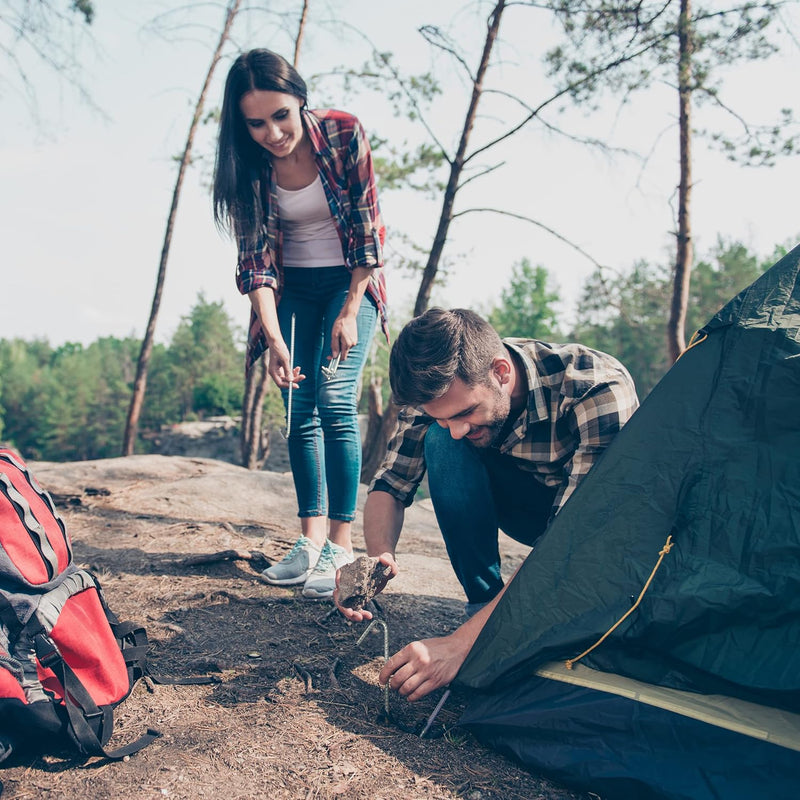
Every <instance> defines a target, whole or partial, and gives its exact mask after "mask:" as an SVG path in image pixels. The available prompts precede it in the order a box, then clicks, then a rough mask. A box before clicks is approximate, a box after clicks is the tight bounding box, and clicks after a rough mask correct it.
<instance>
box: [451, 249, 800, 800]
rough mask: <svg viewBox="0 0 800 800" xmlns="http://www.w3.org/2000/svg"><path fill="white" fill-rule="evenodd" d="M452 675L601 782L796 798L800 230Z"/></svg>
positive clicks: (604, 792) (585, 491) (616, 449)
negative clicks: (799, 240)
mask: <svg viewBox="0 0 800 800" xmlns="http://www.w3.org/2000/svg"><path fill="white" fill-rule="evenodd" d="M598 642H599V644H598ZM587 650H588V652H587V653H586V654H585V655H582V654H583V653H584V651H587ZM579 656H580V658H579ZM573 659H574V661H573ZM456 684H457V685H460V686H463V687H469V688H471V689H473V690H476V691H474V692H472V693H471V698H472V699H471V700H470V703H469V705H468V707H467V709H466V711H465V714H464V716H463V719H462V723H463V724H464V725H465V726H466V727H468V728H469V729H470V730H472V731H473V732H474V733H475V735H476V736H477V737H478V738H479V739H480V740H482V741H483V742H485V743H486V744H488V745H490V746H492V747H495V748H497V749H500V750H501V751H503V752H505V753H506V754H508V755H510V756H511V757H513V758H515V759H517V760H519V761H520V762H522V763H523V764H525V765H526V766H527V767H528V768H530V769H531V770H532V771H534V772H538V773H540V774H545V775H548V776H550V777H552V778H555V779H557V780H560V781H562V782H564V783H566V784H568V785H571V786H574V787H576V788H579V789H582V790H585V791H591V792H594V793H596V794H598V795H600V796H601V797H603V798H604V799H605V798H636V799H637V800H639V799H640V798H641V799H644V798H669V799H670V800H673V799H674V800H678V799H680V800H706V798H709V799H710V798H724V799H725V800H740V799H741V800H745V798H746V799H747V800H753V799H754V798H762V797H763V798H769V800H782V799H783V798H787V799H788V798H790V797H791V798H792V800H795V798H797V797H800V246H799V247H796V248H795V249H794V250H792V251H791V252H790V253H789V254H788V255H786V256H785V257H784V258H783V259H781V260H780V261H779V262H778V263H777V264H775V265H774V266H773V267H772V268H771V269H769V270H768V271H767V272H765V273H764V274H763V275H762V276H761V277H760V278H759V279H758V280H756V281H755V282H754V283H753V284H752V285H751V286H750V287H748V288H747V289H746V290H744V291H743V292H742V293H741V294H739V295H738V296H737V297H735V298H734V299H733V300H732V301H731V302H730V303H728V304H727V305H726V306H725V307H724V308H723V309H722V310H721V311H720V312H719V313H718V314H717V315H716V316H715V317H714V318H713V319H712V320H711V321H710V322H709V323H708V324H707V325H706V326H705V327H704V328H703V329H701V330H700V331H698V333H697V334H696V335H695V337H693V339H692V343H691V344H690V347H688V348H687V350H686V351H685V352H684V354H683V355H682V356H681V357H680V359H679V360H678V361H677V362H676V363H675V365H674V366H673V367H672V368H671V369H670V370H669V372H668V373H667V374H666V375H665V376H664V378H663V379H662V380H661V382H660V383H659V384H658V385H657V386H656V387H655V388H654V389H653V391H652V392H651V394H650V395H649V396H648V397H647V398H646V400H645V402H644V403H643V404H642V406H641V408H640V409H639V410H638V411H637V412H636V414H635V415H634V416H633V418H632V419H631V420H630V422H629V423H628V424H627V425H626V427H625V428H624V429H623V430H622V432H621V433H620V434H619V435H618V436H617V438H616V439H615V441H614V442H613V443H612V445H611V446H610V447H609V448H608V450H607V451H606V452H605V453H604V455H603V457H602V458H601V459H600V460H599V461H598V463H597V464H596V465H595V466H594V467H593V468H592V470H591V472H590V473H589V475H588V476H587V477H586V478H585V480H584V481H583V483H582V484H581V485H580V487H579V488H578V490H577V491H576V492H575V494H574V495H573V496H572V497H571V498H570V500H569V502H568V503H567V504H566V505H565V506H564V508H562V509H561V511H560V512H559V514H558V516H557V517H556V518H555V519H554V520H553V522H552V523H551V525H550V527H549V528H548V529H547V531H546V532H545V533H544V535H543V536H542V538H541V539H540V540H539V542H538V543H537V545H536V547H535V548H534V549H533V551H532V552H531V554H530V555H529V556H528V558H527V559H526V561H525V562H524V563H523V565H522V567H521V569H520V572H519V573H518V575H517V577H516V578H515V579H514V580H513V581H512V582H511V584H510V585H509V587H508V589H507V591H506V593H505V595H504V596H503V597H502V598H501V601H500V602H499V603H498V605H497V607H496V609H495V611H494V613H493V614H492V615H491V617H490V618H489V620H488V621H487V623H486V625H485V627H484V629H483V631H482V632H481V634H480V636H479V637H478V639H477V641H476V643H475V645H474V647H473V648H472V650H471V652H470V654H469V656H468V657H467V659H466V661H465V663H464V664H463V666H462V668H461V670H460V672H459V674H458V676H457V679H456Z"/></svg>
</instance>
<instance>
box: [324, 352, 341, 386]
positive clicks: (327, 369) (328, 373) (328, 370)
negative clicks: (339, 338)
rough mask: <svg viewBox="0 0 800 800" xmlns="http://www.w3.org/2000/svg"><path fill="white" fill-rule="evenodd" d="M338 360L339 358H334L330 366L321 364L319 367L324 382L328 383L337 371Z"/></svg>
mask: <svg viewBox="0 0 800 800" xmlns="http://www.w3.org/2000/svg"><path fill="white" fill-rule="evenodd" d="M339 358H340V356H335V357H334V358H332V359H331V361H330V364H327V365H326V364H323V365H322V366H321V367H320V369H321V370H322V374H323V375H324V376H325V380H328V381H329V380H330V379H331V378H332V377H333V376H334V375H335V374H336V370H337V369H339Z"/></svg>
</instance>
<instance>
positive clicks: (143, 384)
mask: <svg viewBox="0 0 800 800" xmlns="http://www.w3.org/2000/svg"><path fill="white" fill-rule="evenodd" d="M240 4H241V0H231V2H230V5H229V6H228V11H227V14H226V17H225V26H224V27H223V29H222V33H221V34H220V37H219V42H218V43H217V49H216V50H215V51H214V56H213V58H212V59H211V65H210V66H209V68H208V73H207V74H206V79H205V82H204V83H203V88H202V90H201V91H200V96H199V97H198V98H197V104H196V105H195V109H194V116H193V117H192V124H191V125H190V126H189V134H188V136H187V137H186V146H185V147H184V149H183V157H182V158H181V163H180V167H179V168H178V177H177V179H176V181H175V189H174V190H173V192H172V204H171V206H170V209H169V216H168V217H167V228H166V231H165V233H164V244H163V246H162V248H161V261H160V263H159V266H158V277H157V278H156V288H155V292H154V293H153V303H152V306H151V308H150V318H149V319H148V321H147V329H146V330H145V334H144V339H142V348H141V350H140V352H139V361H138V363H137V365H136V378H135V379H134V382H133V396H132V397H131V404H130V407H129V408H128V416H127V417H126V420H125V434H124V436H123V444H122V455H124V456H130V455H133V452H134V450H135V448H136V434H137V432H138V429H139V417H140V416H141V413H142V405H143V403H144V395H145V391H146V389H147V368H148V365H149V363H150V356H151V355H152V353H153V340H154V337H155V330H156V319H157V317H158V310H159V308H160V306H161V295H162V293H163V291H164V278H165V277H166V273H167V259H168V257H169V248H170V245H171V244H172V231H173V228H174V227H175V217H176V215H177V212H178V200H179V199H180V195H181V187H182V186H183V178H184V175H185V174H186V170H187V168H188V166H189V161H190V160H191V154H192V146H193V144H194V137H195V133H196V131H197V126H198V124H199V123H200V116H201V115H202V113H203V106H204V104H205V100H206V94H207V93H208V87H209V85H210V83H211V78H212V76H213V75H214V70H215V68H216V66H217V62H218V61H219V58H220V55H221V54H222V48H223V46H224V45H225V42H226V41H227V40H228V36H229V34H230V29H231V25H232V24H233V20H234V17H235V16H236V14H237V12H238V11H239V5H240Z"/></svg>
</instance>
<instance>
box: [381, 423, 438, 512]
mask: <svg viewBox="0 0 800 800" xmlns="http://www.w3.org/2000/svg"><path fill="white" fill-rule="evenodd" d="M432 422H433V420H432V419H431V418H430V417H428V416H426V415H425V414H423V413H422V412H420V411H416V410H414V409H410V408H403V409H401V410H400V413H399V415H398V418H397V428H396V429H395V432H394V435H393V436H392V439H391V441H390V442H389V445H388V447H387V451H386V457H385V458H384V460H383V464H381V466H380V469H378V471H377V472H376V473H375V477H374V478H373V479H372V482H371V483H370V486H369V491H370V492H372V491H374V490H377V491H379V492H388V493H389V494H390V495H392V497H394V498H395V499H396V500H399V501H400V502H401V503H402V504H403V506H405V507H406V508H408V506H410V505H411V503H412V501H413V500H414V494H415V493H416V491H417V487H418V486H419V484H420V481H421V480H422V478H423V476H424V475H425V453H424V446H425V434H426V433H427V431H428V428H429V427H430V426H431V424H432Z"/></svg>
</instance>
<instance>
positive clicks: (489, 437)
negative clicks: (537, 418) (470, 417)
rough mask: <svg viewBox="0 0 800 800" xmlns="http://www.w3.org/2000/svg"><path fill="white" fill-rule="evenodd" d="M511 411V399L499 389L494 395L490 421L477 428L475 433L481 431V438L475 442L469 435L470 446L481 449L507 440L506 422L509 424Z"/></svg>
mask: <svg viewBox="0 0 800 800" xmlns="http://www.w3.org/2000/svg"><path fill="white" fill-rule="evenodd" d="M510 411H511V398H510V397H509V396H508V395H506V394H505V393H504V392H503V391H502V389H499V388H497V389H496V391H495V395H494V403H493V404H492V411H491V416H490V417H489V421H488V422H486V423H485V424H483V425H476V426H475V430H474V433H477V432H478V431H480V437H479V438H478V439H476V440H474V441H473V440H472V439H470V438H469V435H468V436H467V439H468V441H469V442H470V444H472V445H473V446H474V447H479V448H481V449H483V448H487V447H495V446H497V445H499V444H500V443H501V441H502V440H503V439H504V438H505V437H504V433H505V431H504V429H505V427H506V422H508V415H509V413H510Z"/></svg>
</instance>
